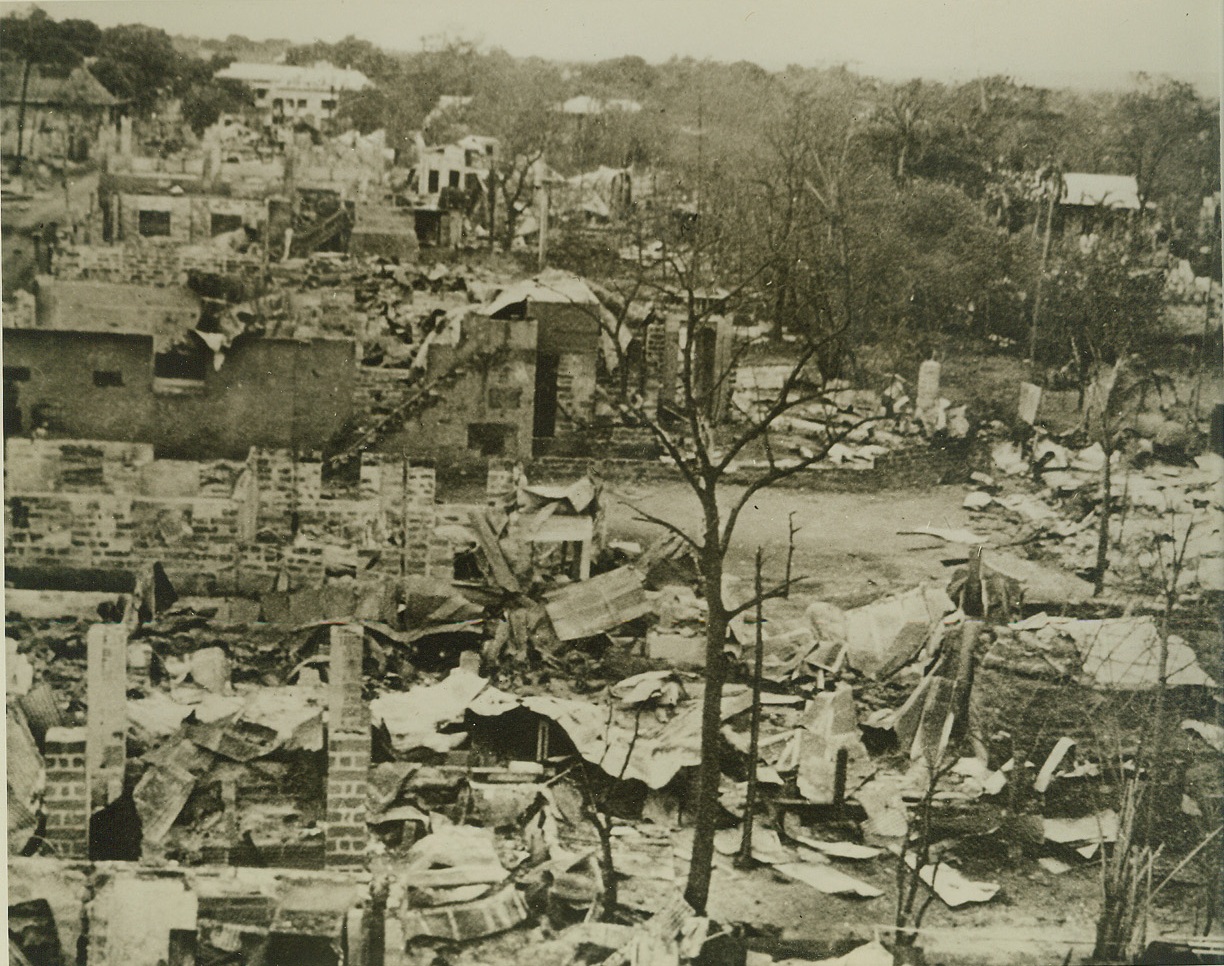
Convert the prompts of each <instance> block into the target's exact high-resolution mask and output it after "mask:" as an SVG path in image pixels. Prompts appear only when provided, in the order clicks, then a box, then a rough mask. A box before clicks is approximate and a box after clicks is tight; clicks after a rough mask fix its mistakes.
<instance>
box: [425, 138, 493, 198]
mask: <svg viewBox="0 0 1224 966" xmlns="http://www.w3.org/2000/svg"><path fill="white" fill-rule="evenodd" d="M496 153H497V139H496V138H491V137H484V136H483V135H479V134H469V135H467V136H466V137H463V138H460V139H459V140H458V141H457V142H455V143H454V144H438V145H429V146H426V145H425V144H424V143H423V142H419V143H418V144H417V155H418V158H419V160H418V163H417V190H418V191H419V192H420V193H421V194H423V195H427V196H429V197H430V199H431V200H432V202H433V203H434V204H436V203H437V200H438V195H439V194H440V193H441V191H442V189H443V188H460V189H462V190H464V191H473V190H483V189H484V187H485V184H486V181H487V178H488V173H489V169H490V167H491V166H492V162H493V158H494V156H495V155H496Z"/></svg>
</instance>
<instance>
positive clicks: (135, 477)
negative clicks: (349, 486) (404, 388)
mask: <svg viewBox="0 0 1224 966" xmlns="http://www.w3.org/2000/svg"><path fill="white" fill-rule="evenodd" d="M81 454H84V456H82V455H81ZM82 462H84V464H85V465H86V466H87V467H88V468H89V470H90V473H89V476H88V477H87V478H86V477H84V476H83V475H82V474H81V473H79V472H67V471H66V469H65V467H70V468H73V469H75V468H76V467H78V466H80V465H81V464H82ZM116 464H118V465H116ZM5 469H6V488H5V553H6V562H7V564H8V567H9V572H10V577H11V578H17V579H19V581H20V582H24V583H26V584H27V585H32V586H38V585H39V584H40V580H42V579H45V576H46V575H47V574H53V573H55V572H57V571H106V572H123V573H132V572H145V571H147V568H148V567H150V566H151V565H152V564H153V563H154V562H161V563H162V564H163V566H164V567H165V568H166V571H167V573H168V574H169V576H170V578H171V580H173V581H174V582H175V584H176V586H177V587H178V588H179V590H180V592H183V593H191V594H231V593H236V594H247V595H253V594H257V593H262V592H264V591H267V590H270V589H271V587H272V585H273V582H274V581H275V578H276V577H277V576H278V575H279V574H282V573H284V574H287V575H288V576H289V578H290V581H291V584H292V586H294V587H304V586H314V585H317V584H320V583H322V582H323V581H324V578H325V577H326V576H327V574H328V573H329V572H330V573H331V574H333V575H335V574H337V573H345V572H352V571H354V570H356V571H357V572H363V571H365V570H374V571H378V572H384V573H399V572H400V569H401V564H402V566H403V569H404V570H405V571H406V572H408V573H414V574H426V573H442V574H444V575H449V573H450V567H451V549H450V547H449V545H448V544H447V543H446V541H445V540H444V539H440V538H439V537H437V536H436V535H435V530H436V528H437V526H438V519H439V508H438V507H436V506H435V502H434V500H435V487H434V471H433V469H432V467H428V466H419V465H415V466H414V465H410V466H408V467H407V472H406V473H405V468H404V466H403V464H402V462H401V461H399V460H394V461H384V460H383V459H381V458H379V457H370V458H368V459H367V460H366V462H365V465H363V467H362V478H361V484H360V486H359V487H358V488H357V489H356V491H355V492H354V491H348V490H344V489H337V488H336V487H335V486H333V485H332V484H331V483H330V482H325V481H324V480H323V479H322V466H321V464H320V463H318V462H305V461H301V460H297V461H295V460H294V459H293V458H292V456H291V455H290V454H288V453H286V452H283V451H263V450H253V451H252V453H251V454H250V456H249V457H248V459H247V460H245V461H242V462H238V461H225V460H213V461H207V462H191V461H175V460H153V459H151V451H150V449H149V448H148V447H138V446H123V445H120V444H97V443H87V442H78V441H72V442H64V441H58V440H25V439H14V440H10V441H9V452H8V458H7V460H6V467H5Z"/></svg>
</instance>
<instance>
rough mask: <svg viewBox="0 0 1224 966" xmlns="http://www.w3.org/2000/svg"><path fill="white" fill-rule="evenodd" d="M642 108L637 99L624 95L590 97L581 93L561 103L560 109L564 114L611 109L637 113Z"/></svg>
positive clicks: (587, 113) (598, 111)
mask: <svg viewBox="0 0 1224 966" xmlns="http://www.w3.org/2000/svg"><path fill="white" fill-rule="evenodd" d="M641 109H642V105H641V104H639V103H638V102H637V101H631V100H629V99H628V98H624V97H614V98H608V99H604V98H599V97H589V96H588V95H586V94H579V95H578V96H577V97H571V98H570V99H569V100H568V101H566V102H565V103H564V104H562V105H561V107H560V110H561V112H562V113H563V114H579V115H583V116H586V115H589V114H604V113H607V112H610V111H620V112H622V113H624V114H636V113H637V112H638V111H640V110H641Z"/></svg>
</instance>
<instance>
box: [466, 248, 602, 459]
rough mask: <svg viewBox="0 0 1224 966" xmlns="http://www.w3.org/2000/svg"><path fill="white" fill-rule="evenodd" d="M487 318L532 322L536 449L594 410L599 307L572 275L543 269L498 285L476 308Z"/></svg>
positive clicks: (580, 425) (561, 437)
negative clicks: (497, 290)
mask: <svg viewBox="0 0 1224 966" xmlns="http://www.w3.org/2000/svg"><path fill="white" fill-rule="evenodd" d="M480 311H481V312H482V313H483V314H485V315H487V316H488V317H489V318H491V319H533V320H534V321H535V322H536V352H535V357H536V369H535V385H534V391H533V398H532V410H533V415H532V436H533V438H534V439H535V441H536V447H537V449H539V450H540V454H539V455H544V453H546V452H548V451H549V450H550V449H552V448H553V447H554V446H557V445H564V444H563V443H557V442H555V441H557V440H564V438H565V437H566V436H567V435H568V434H572V433H573V432H574V431H575V430H578V429H580V428H583V427H586V426H589V425H590V424H591V423H592V421H593V420H594V416H595V380H596V375H597V369H598V357H599V345H600V338H601V333H602V331H603V329H602V328H601V322H602V320H603V318H604V316H603V312H604V309H603V307H602V306H601V305H600V302H599V299H597V298H596V297H595V293H594V292H592V291H591V289H590V287H589V286H588V285H587V284H586V283H585V282H583V281H582V279H580V278H578V277H577V276H574V275H568V274H566V273H563V272H547V273H544V274H541V275H539V276H537V277H535V278H533V279H529V280H526V281H523V282H519V283H516V284H513V285H510V286H508V287H507V288H505V289H503V290H502V291H501V292H500V293H498V295H497V296H496V297H495V298H494V299H493V301H492V302H490V303H489V304H487V305H485V306H483V307H482V308H481V310H480Z"/></svg>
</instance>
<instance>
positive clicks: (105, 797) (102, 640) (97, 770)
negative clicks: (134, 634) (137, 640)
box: [85, 624, 128, 809]
mask: <svg viewBox="0 0 1224 966" xmlns="http://www.w3.org/2000/svg"><path fill="white" fill-rule="evenodd" d="M127 639H128V634H127V628H126V627H125V626H124V625H122V624H92V625H91V626H90V628H89V631H88V633H87V634H86V638H85V641H86V646H87V659H88V672H87V676H86V677H87V686H88V701H89V714H88V716H87V719H86V731H87V739H86V743H85V763H86V767H87V768H88V770H89V797H90V803H91V805H92V806H93V808H94V809H99V808H102V807H103V806H105V805H107V804H108V803H110V802H113V801H114V800H115V799H116V798H118V797H119V796H120V795H121V794H123V768H124V763H125V761H126V759H127V742H126V734H127Z"/></svg>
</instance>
